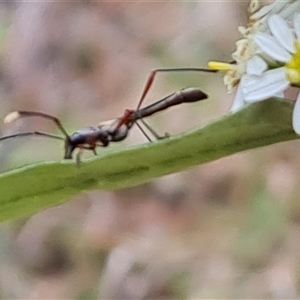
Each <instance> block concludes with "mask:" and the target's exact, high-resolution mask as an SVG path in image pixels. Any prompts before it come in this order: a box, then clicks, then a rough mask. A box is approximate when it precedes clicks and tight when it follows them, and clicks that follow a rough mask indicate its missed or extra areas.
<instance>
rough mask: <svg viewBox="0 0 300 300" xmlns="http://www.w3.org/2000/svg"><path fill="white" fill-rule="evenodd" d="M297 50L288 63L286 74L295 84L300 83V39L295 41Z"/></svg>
mask: <svg viewBox="0 0 300 300" xmlns="http://www.w3.org/2000/svg"><path fill="white" fill-rule="evenodd" d="M295 49H296V52H295V53H294V54H293V56H292V59H291V60H290V61H289V62H287V63H286V65H285V66H286V68H287V71H286V74H287V78H288V80H289V81H290V82H291V83H293V84H300V40H296V42H295Z"/></svg>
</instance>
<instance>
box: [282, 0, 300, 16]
mask: <svg viewBox="0 0 300 300" xmlns="http://www.w3.org/2000/svg"><path fill="white" fill-rule="evenodd" d="M299 7H300V1H298V0H297V1H295V2H294V3H291V2H290V3H288V4H287V5H286V7H285V8H284V9H282V10H281V11H280V13H279V14H280V16H281V17H282V18H283V19H285V20H288V21H292V19H293V16H294V14H295V12H296V11H298V10H299Z"/></svg>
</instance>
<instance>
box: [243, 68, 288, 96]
mask: <svg viewBox="0 0 300 300" xmlns="http://www.w3.org/2000/svg"><path fill="white" fill-rule="evenodd" d="M289 85H290V82H289V81H288V80H287V78H286V75H285V68H284V67H282V68H277V69H274V70H270V71H267V72H265V73H264V74H263V75H262V76H251V77H249V78H247V80H245V83H244V85H243V95H244V97H243V98H244V101H245V102H256V101H261V100H265V99H268V98H270V97H272V96H274V95H276V94H277V93H280V92H283V91H284V90H285V89H286V88H287V87H288V86H289Z"/></svg>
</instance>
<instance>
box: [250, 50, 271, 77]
mask: <svg viewBox="0 0 300 300" xmlns="http://www.w3.org/2000/svg"><path fill="white" fill-rule="evenodd" d="M267 68H268V65H267V63H266V62H265V61H264V60H263V59H262V58H261V57H259V56H257V55H255V56H253V57H252V58H251V59H249V60H248V62H247V66H246V73H247V74H249V75H257V76H258V75H261V74H262V73H263V72H264V71H266V70H267Z"/></svg>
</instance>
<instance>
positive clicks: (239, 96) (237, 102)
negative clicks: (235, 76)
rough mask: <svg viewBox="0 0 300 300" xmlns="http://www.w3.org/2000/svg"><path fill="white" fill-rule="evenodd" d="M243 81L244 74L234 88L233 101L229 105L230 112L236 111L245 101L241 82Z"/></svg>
mask: <svg viewBox="0 0 300 300" xmlns="http://www.w3.org/2000/svg"><path fill="white" fill-rule="evenodd" d="M244 81H245V76H242V78H241V80H240V83H239V85H238V88H237V90H236V93H235V96H234V99H233V103H232V106H231V109H230V111H231V112H236V111H237V110H239V109H241V108H242V107H243V106H244V105H245V102H244V100H243V83H244Z"/></svg>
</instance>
